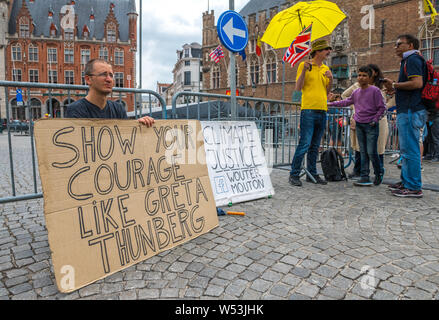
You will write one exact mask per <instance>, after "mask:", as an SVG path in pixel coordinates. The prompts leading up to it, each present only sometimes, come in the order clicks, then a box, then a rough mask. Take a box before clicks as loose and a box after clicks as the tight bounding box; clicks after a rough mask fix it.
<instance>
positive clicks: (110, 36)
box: [107, 23, 116, 42]
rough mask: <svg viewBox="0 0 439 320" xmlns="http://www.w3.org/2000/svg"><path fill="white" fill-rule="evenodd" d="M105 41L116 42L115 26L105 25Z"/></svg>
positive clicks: (112, 24)
mask: <svg viewBox="0 0 439 320" xmlns="http://www.w3.org/2000/svg"><path fill="white" fill-rule="evenodd" d="M107 41H108V42H116V25H115V24H114V23H109V24H108V25H107Z"/></svg>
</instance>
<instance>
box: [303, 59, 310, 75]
mask: <svg viewBox="0 0 439 320" xmlns="http://www.w3.org/2000/svg"><path fill="white" fill-rule="evenodd" d="M311 66H312V60H308V61H305V63H304V65H303V70H302V72H306V71H311V70H310V69H311Z"/></svg>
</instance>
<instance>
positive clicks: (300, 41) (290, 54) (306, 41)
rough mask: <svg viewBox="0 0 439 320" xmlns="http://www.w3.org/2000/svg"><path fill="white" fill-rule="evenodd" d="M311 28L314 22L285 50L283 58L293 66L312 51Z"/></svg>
mask: <svg viewBox="0 0 439 320" xmlns="http://www.w3.org/2000/svg"><path fill="white" fill-rule="evenodd" d="M311 29H312V24H310V25H309V26H308V27H306V28H305V29H303V30H302V32H301V33H299V35H298V36H297V37H296V39H294V40H293V42H292V43H291V45H290V46H289V48H288V49H287V51H286V52H285V55H284V57H283V59H282V60H283V61H285V62H288V63H290V64H291V67H294V65H295V64H296V63H297V62H299V60H300V59H302V58H303V57H305V56H306V55H307V54H308V53H309V52H310V51H311Z"/></svg>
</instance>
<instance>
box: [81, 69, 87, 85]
mask: <svg viewBox="0 0 439 320" xmlns="http://www.w3.org/2000/svg"><path fill="white" fill-rule="evenodd" d="M81 84H82V85H83V86H85V85H86V84H87V82H85V73H84V71H82V72H81Z"/></svg>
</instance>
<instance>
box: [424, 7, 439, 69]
mask: <svg viewBox="0 0 439 320" xmlns="http://www.w3.org/2000/svg"><path fill="white" fill-rule="evenodd" d="M437 3H439V1H438V2H437ZM421 53H422V55H423V56H424V58H425V59H426V60H430V59H433V65H435V66H437V65H439V37H438V38H432V39H428V41H427V40H426V39H423V40H422V41H421Z"/></svg>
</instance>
